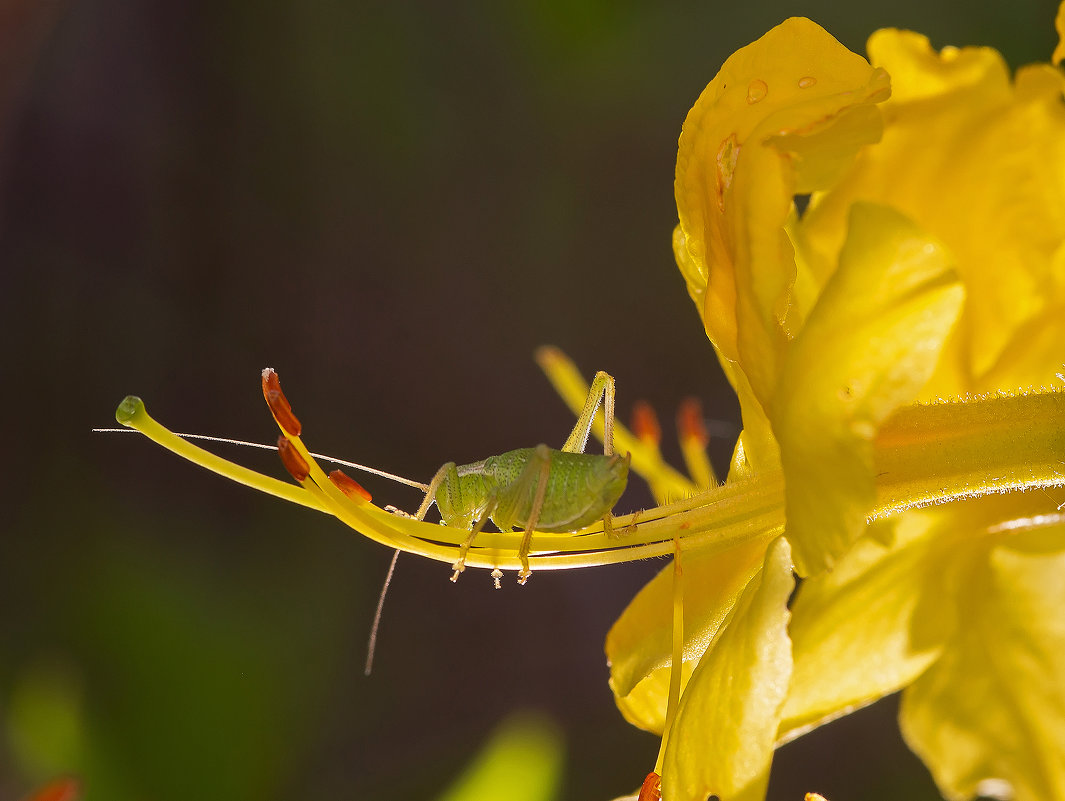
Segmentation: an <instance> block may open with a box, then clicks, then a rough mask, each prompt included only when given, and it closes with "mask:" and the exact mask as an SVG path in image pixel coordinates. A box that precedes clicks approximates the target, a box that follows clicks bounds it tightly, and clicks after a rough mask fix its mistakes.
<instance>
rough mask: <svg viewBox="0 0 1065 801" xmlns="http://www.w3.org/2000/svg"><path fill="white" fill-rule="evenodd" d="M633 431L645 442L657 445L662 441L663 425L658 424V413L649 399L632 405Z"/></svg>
mask: <svg viewBox="0 0 1065 801" xmlns="http://www.w3.org/2000/svg"><path fill="white" fill-rule="evenodd" d="M632 431H633V433H634V434H635V435H636V436H637V437H639V438H640V439H641V440H643V441H644V442H648V441H650V442H653V443H654V444H655V445H657V444H658V443H659V442H661V441H662V426H660V425H659V424H658V415H657V414H655V410H654V408H653V407H652V406H651V404H649V403H648V402H647V401H642V400H641V401H636V404H635V405H634V406H633V407H632Z"/></svg>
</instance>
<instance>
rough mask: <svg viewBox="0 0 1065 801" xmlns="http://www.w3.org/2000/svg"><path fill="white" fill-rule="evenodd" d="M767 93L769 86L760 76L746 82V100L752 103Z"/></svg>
mask: <svg viewBox="0 0 1065 801" xmlns="http://www.w3.org/2000/svg"><path fill="white" fill-rule="evenodd" d="M768 93H769V86H768V85H767V84H766V82H765V81H763V80H762V79H761V78H755V79H754V80H753V81H751V82H750V83H749V84H747V102H748V103H751V104H752V105H753V104H754V103H757V102H758V101H759V100H762V99H764V98H765V96H766V94H768Z"/></svg>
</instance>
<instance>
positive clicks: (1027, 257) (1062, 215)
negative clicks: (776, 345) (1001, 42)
mask: <svg viewBox="0 0 1065 801" xmlns="http://www.w3.org/2000/svg"><path fill="white" fill-rule="evenodd" d="M869 53H870V59H871V61H872V63H873V64H875V65H877V66H880V67H883V68H885V69H886V70H887V71H888V72H889V73H890V74H891V81H892V96H891V99H890V100H888V101H887V102H885V103H884V104H883V106H882V108H883V112H884V118H885V128H884V136H883V139H882V141H881V142H880V143H879V144H877V145H876V146H875V147H870V148H866V149H864V150H863V151H862V152H861V154H860V155H859V157H858V158H857V159H856V160H855V162H854V166H853V169H852V170H851V171H850V173H849V174H848V175H847V176H846V177H845V178H844V179H843V180H842V181H840V182H839V183H838V184H837V185H836V186H835V187H833V188H832V189H830V190H829V191H826V192H822V193H818V194H817V195H815V197H814V198H813V199H812V201H811V204H810V207H809V209H808V210H807V212H806V214H805V215H804V217H803V220H802V224H801V226H800V227H799V231H798V234H797V235H798V236H800V237H801V238H802V240H803V242H802V245H801V246H800V250H801V251H802V252H804V253H806V254H809V259H810V261H811V262H812V263H813V264H815V265H820V267H819V269H831V266H832V265H834V264H835V263H836V259H837V256H838V254H839V252H840V250H841V248H842V247H843V243H844V239H845V236H846V224H847V214H848V210H849V208H850V206H851V205H852V204H853V203H854V202H855V201H858V200H862V201H872V202H876V203H881V204H884V205H889V206H892V207H893V208H895V209H897V210H899V211H900V212H901V213H903V214H905V215H906V216H908V217H909V218H910V219H912V220H914V221H915V222H916V223H917V224H918V225H920V226H921V228H923V229H924V230H926V231H927V232H928V233H929V234H930V235H932V236H934V237H936V238H937V239H939V240H940V241H942V242H943V243H944V244H945V245H946V246H947V247H949V248H950V250H951V251H952V252H953V253H954V255H955V257H956V258H957V265H956V266H957V269H958V272H959V274H960V276H961V278H962V281H963V283H964V284H965V290H966V303H965V308H964V311H963V314H962V317H961V320H960V321H959V326H958V328H957V329H956V330H955V331H954V332H953V334H952V336H951V340H950V342H949V343H948V346H947V354H946V358H945V359H944V362H943V363H942V364H941V366H940V368H939V370H937V372H936V375H935V376H933V379H932V381H931V382H930V383H929V385H928V386H927V387H926V389H925V392H924V395H923V397H925V398H934V397H941V396H948V395H957V394H961V393H965V392H973V391H987V390H994V389H998V388H1010V389H1015V388H1019V387H1026V386H1028V385H1030V384H1036V385H1040V386H1045V385H1046V384H1047V383H1048V382H1049V381H1051V380H1052V379H1053V373H1052V372H1048V371H1047V369H1046V367H1047V366H1046V362H1043V368H1042V370H1038V369H1036V365H1035V363H1034V361H1035V360H1032V359H1029V360H1026V361H1025V363H1024V364H1023V365H1022V366H1023V367H1024V368H1025V370H1024V371H1020V370H1017V369H1015V367H1016V366H1015V365H1014V355H1015V353H1016V352H1017V351H1018V350H1023V349H1024V348H1025V346H1026V344H1027V343H1028V342H1029V341H1030V340H1031V338H1032V336H1033V334H1034V333H1036V334H1037V333H1038V332H1037V331H1035V330H1034V329H1033V322H1034V321H1038V320H1040V319H1042V320H1044V322H1045V321H1047V318H1046V313H1047V312H1048V311H1049V310H1050V309H1051V308H1054V307H1056V308H1057V309H1059V310H1060V309H1061V308H1062V306H1063V305H1065V255H1063V252H1062V243H1063V242H1065V108H1063V106H1062V103H1061V94H1062V90H1063V89H1065V83H1063V77H1062V74H1061V72H1060V71H1059V70H1056V69H1054V68H1052V67H1049V66H1046V65H1042V66H1037V67H1030V68H1026V69H1024V70H1021V71H1020V72H1019V73H1018V75H1017V78H1016V81H1011V77H1010V74H1009V70H1008V69H1007V67H1006V64H1005V62H1004V61H1003V59H1002V57H1001V56H1000V55H999V54H998V53H997V52H996V51H994V50H992V49H990V48H975V47H970V48H962V49H958V48H944V49H943V50H942V51H939V52H936V51H935V50H933V49H932V47H931V46H930V45H929V42H928V40H927V38H925V37H924V36H921V35H919V34H916V33H911V32H907V31H896V30H884V31H878V32H877V33H875V34H873V36H872V37H871V38H870V40H869ZM1059 319H1060V318H1059ZM1058 325H1059V326H1060V323H1059V324H1058ZM1059 330H1060V329H1059ZM1057 360H1058V361H1060V356H1059V357H1058V359H1057Z"/></svg>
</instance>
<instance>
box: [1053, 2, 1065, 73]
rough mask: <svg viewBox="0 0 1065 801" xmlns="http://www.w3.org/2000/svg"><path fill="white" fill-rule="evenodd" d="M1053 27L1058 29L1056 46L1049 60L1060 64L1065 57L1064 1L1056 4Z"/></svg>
mask: <svg viewBox="0 0 1065 801" xmlns="http://www.w3.org/2000/svg"><path fill="white" fill-rule="evenodd" d="M1054 27H1055V28H1057V29H1058V46H1057V47H1055V48H1054V55H1053V56H1052V57H1051V59H1050V60H1051V61H1052V62H1053V63H1055V64H1060V63H1061V62H1062V60H1063V59H1065V2H1063V3H1062V4H1061V5H1059V6H1058V16H1057V19H1055V20H1054Z"/></svg>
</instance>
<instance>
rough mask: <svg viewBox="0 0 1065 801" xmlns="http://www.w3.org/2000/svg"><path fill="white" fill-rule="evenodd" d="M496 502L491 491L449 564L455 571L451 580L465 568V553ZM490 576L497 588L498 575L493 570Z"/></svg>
mask: <svg viewBox="0 0 1065 801" xmlns="http://www.w3.org/2000/svg"><path fill="white" fill-rule="evenodd" d="M456 476H457V474H456ZM496 503H497V496H496V494H495V493H492V495H491V496H489V498H488V504H487V506H485V510H484V514H482V515H481V517H480V519H479V520H478V521H477V522H476V523H474V524H473V528H472V529H471V530H470V535H469V536H468V537H467V538H466V540H465V542H463V543H462V545H461V546H460V547H459V558H458V559H456V560H455V564H453V565H452V566H451V567H452V568H454V570H455V572H454V573H452V574H451V580H452V581H453V582H454V581H458V580H459V573H461V572H462V571H463V570H465V569H466V554H467V553H469V551H470V546H471V545H473V541H474V540H475V539H477V535H478V534H480V533H481V531H482V530H483V529H484V527H485V524H486V523H487V522H488V518H489V517H491V515H492V513H493V512H494V511H495V508H496ZM492 578H493V579H495V582H496V589H497V590H498V589H499V577H498V576H496V575H495V571H493V572H492Z"/></svg>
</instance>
